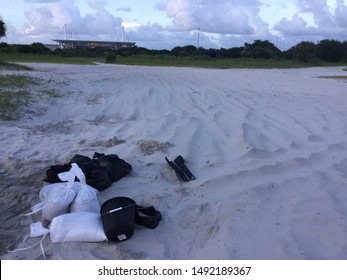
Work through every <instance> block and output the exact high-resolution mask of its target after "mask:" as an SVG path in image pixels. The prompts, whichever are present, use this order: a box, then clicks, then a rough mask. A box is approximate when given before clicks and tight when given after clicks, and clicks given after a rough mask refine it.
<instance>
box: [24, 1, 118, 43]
mask: <svg viewBox="0 0 347 280" xmlns="http://www.w3.org/2000/svg"><path fill="white" fill-rule="evenodd" d="M106 4H107V2H106V1H104V0H90V1H88V5H89V7H90V8H91V9H92V10H93V13H90V14H86V15H82V14H81V11H80V9H79V8H78V7H77V6H76V5H75V2H74V1H70V0H61V1H59V3H52V4H51V5H50V6H41V7H38V8H34V9H32V10H30V11H27V12H25V16H26V18H27V20H28V25H29V26H30V27H31V28H30V29H27V35H29V36H34V35H40V36H42V37H45V36H53V37H59V36H60V34H61V33H62V31H63V29H64V26H65V25H66V26H67V30H68V31H69V33H72V31H73V32H74V33H75V35H76V36H80V38H79V39H82V38H88V36H89V35H90V36H92V37H93V38H94V39H95V38H96V37H99V38H101V39H113V40H114V39H115V36H116V34H117V33H120V32H121V31H120V30H121V26H122V19H121V18H119V17H115V16H113V15H112V14H111V13H110V12H109V11H107V10H106V9H105V5H106ZM54 34H55V35H54ZM51 39H53V38H51ZM76 39H77V38H76Z"/></svg>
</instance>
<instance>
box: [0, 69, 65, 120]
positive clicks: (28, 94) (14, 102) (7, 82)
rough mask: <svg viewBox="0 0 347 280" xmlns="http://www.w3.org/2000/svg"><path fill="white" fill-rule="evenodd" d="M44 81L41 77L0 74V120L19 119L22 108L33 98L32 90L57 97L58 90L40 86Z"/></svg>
mask: <svg viewBox="0 0 347 280" xmlns="http://www.w3.org/2000/svg"><path fill="white" fill-rule="evenodd" d="M49 82H51V81H49ZM45 83H46V82H45V81H44V80H43V79H42V78H34V77H29V76H25V75H4V76H0V120H4V121H11V120H18V119H20V118H21V117H22V115H23V112H22V109H23V108H25V107H26V106H28V105H29V103H31V102H33V101H34V100H35V95H34V92H36V93H38V95H45V96H48V97H49V98H56V97H58V96H59V92H58V91H56V90H55V89H45V88H40V86H42V85H43V84H45Z"/></svg>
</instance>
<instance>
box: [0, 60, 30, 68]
mask: <svg viewBox="0 0 347 280" xmlns="http://www.w3.org/2000/svg"><path fill="white" fill-rule="evenodd" d="M1 69H3V70H32V68H31V67H28V66H25V65H19V64H15V63H10V62H4V61H1V60H0V70H1Z"/></svg>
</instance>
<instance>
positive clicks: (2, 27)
mask: <svg viewBox="0 0 347 280" xmlns="http://www.w3.org/2000/svg"><path fill="white" fill-rule="evenodd" d="M5 35H6V24H5V22H4V21H3V20H2V18H1V17H0V38H1V37H4V36H5Z"/></svg>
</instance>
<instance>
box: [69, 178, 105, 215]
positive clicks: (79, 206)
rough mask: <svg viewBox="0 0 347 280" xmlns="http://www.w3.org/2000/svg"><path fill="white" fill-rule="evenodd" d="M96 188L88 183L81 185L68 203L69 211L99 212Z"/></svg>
mask: <svg viewBox="0 0 347 280" xmlns="http://www.w3.org/2000/svg"><path fill="white" fill-rule="evenodd" d="M98 193H99V192H98V190H96V189H94V188H92V187H91V186H88V185H81V187H80V189H79V190H78V193H77V195H76V197H75V199H74V200H73V202H72V203H71V205H70V212H71V213H74V212H93V213H98V214H99V213H100V204H99V200H98Z"/></svg>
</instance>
